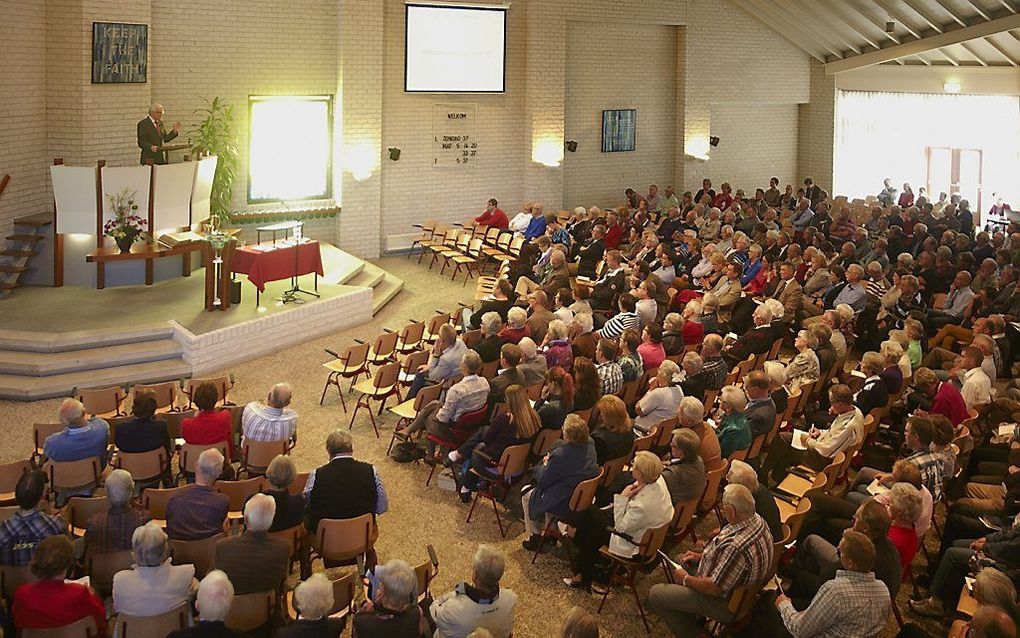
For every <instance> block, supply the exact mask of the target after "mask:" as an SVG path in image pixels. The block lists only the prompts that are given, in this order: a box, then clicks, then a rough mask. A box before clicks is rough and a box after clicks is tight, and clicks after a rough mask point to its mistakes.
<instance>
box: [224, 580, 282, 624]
mask: <svg viewBox="0 0 1020 638" xmlns="http://www.w3.org/2000/svg"><path fill="white" fill-rule="evenodd" d="M275 608H276V591H275V590H270V591H261V592H256V593H254V594H241V595H240V596H238V595H235V596H234V602H233V603H232V604H231V605H230V613H229V614H227V620H226V625H227V627H228V628H230V629H234V630H237V631H245V632H247V631H252V630H254V629H258V628H259V627H262V626H263V625H265V624H266V623H268V622H269V621H270V619H271V618H272V617H273V610H274V609H275Z"/></svg>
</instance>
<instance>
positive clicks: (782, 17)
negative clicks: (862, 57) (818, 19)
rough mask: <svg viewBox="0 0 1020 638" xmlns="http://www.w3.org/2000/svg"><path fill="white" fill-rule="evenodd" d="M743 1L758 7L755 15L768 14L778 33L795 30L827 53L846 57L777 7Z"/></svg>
mask: <svg viewBox="0 0 1020 638" xmlns="http://www.w3.org/2000/svg"><path fill="white" fill-rule="evenodd" d="M745 2H747V3H750V4H752V5H754V6H755V7H757V8H758V11H756V12H754V13H755V14H756V15H768V16H769V17H770V18H771V20H772V23H773V26H772V28H773V29H775V30H776V31H779V32H780V33H788V32H791V31H793V32H796V34H797V35H799V36H801V37H803V38H806V39H808V40H811V41H812V42H814V43H815V44H817V45H818V46H820V47H821V48H823V49H825V50H826V51H828V52H829V53H831V54H832V55H834V56H836V57H837V58H839V59H841V60H842V59H843V58H845V57H846V55H845V54H844V52H843V51H840V50H839V48H838V47H833V46H832V45H830V44H829V43H828V42H824V41H823V40H822V39H821V38H819V37H817V36H815V35H814V34H812V33H811V32H810V31H809V30H808V29H802V28H801V27H800V26H799V25H798V24H797V22H798V21H797V20H793V19H791V18H790V16H789V15H788V14H783V13H781V12H780V11H778V10H777V7H775V6H773V5H771V4H768V3H766V2H763V1H762V0H745ZM775 25H779V26H775ZM802 48H803V47H802Z"/></svg>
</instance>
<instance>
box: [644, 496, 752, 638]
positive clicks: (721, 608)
mask: <svg viewBox="0 0 1020 638" xmlns="http://www.w3.org/2000/svg"><path fill="white" fill-rule="evenodd" d="M722 512H723V516H724V517H725V518H726V522H727V525H726V527H724V528H722V530H721V531H720V532H719V534H718V535H717V536H716V537H715V538H713V539H712V540H711V541H709V542H708V545H706V546H705V550H704V552H703V553H701V554H698V553H697V552H693V551H691V552H687V553H686V554H684V555H683V557H682V559H681V560H682V562H684V563H686V562H688V561H698V571H697V573H696V574H691V573H689V572H687V570H686V569H684V568H683V567H677V569H676V571H675V572H674V573H673V574H672V578H671V580H672V581H673V583H675V584H669V585H666V584H659V585H653V586H652V590H651V592H649V594H648V606H649V607H651V608H652V610H653V611H654V612H655V613H657V614H659V615H660V616H662V619H663V620H664V621H665V622H666V624H667V625H669V628H670V629H671V630H672V631H673V635H674V636H697V635H699V634H700V632H701V629H702V625H701V622H700V621H699V620H698V617H699V616H706V617H708V618H714V619H716V620H719V621H722V622H729V621H731V620H733V612H732V611H730V608H729V597H730V595H731V594H732V593H733V592H734V590H736V589H738V588H740V587H744V586H747V585H757V584H759V583H761V582H763V581H764V580H765V579H766V578H768V577H769V571H770V569H771V567H772V535H771V534H769V528H768V526H767V525H766V524H765V521H764V520H763V519H762V517H761V516H758V514H756V513H755V510H754V496H753V495H752V494H751V491H750V490H748V489H747V488H746V487H744V486H743V485H739V484H736V483H731V484H729V485H727V486H726V489H725V490H724V491H723V497H722Z"/></svg>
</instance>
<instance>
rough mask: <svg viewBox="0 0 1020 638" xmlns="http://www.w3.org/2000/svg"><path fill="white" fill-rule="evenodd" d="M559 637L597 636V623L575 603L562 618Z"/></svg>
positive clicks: (590, 637) (594, 637)
mask: <svg viewBox="0 0 1020 638" xmlns="http://www.w3.org/2000/svg"><path fill="white" fill-rule="evenodd" d="M560 638H599V625H598V623H597V622H595V618H594V617H592V615H591V614H589V613H588V612H586V611H585V610H583V609H581V608H580V607H578V606H577V605H575V606H573V607H571V608H570V611H568V612H567V615H566V616H565V617H564V618H563V628H562V629H561V630H560Z"/></svg>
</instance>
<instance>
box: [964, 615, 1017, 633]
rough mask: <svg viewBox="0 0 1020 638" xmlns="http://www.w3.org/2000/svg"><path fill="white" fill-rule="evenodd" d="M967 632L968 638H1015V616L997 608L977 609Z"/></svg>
mask: <svg viewBox="0 0 1020 638" xmlns="http://www.w3.org/2000/svg"><path fill="white" fill-rule="evenodd" d="M967 631H968V633H967V637H968V638H1016V635H1017V621H1016V616H1015V614H1010V613H1009V612H1005V611H1003V610H1001V609H999V608H998V607H978V610H977V611H976V612H974V617H973V618H972V619H971V621H970V627H969V628H968V630H967Z"/></svg>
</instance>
